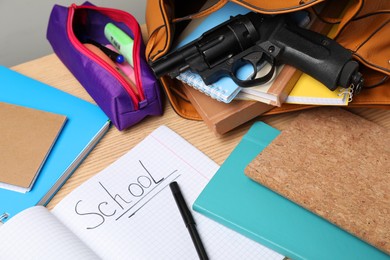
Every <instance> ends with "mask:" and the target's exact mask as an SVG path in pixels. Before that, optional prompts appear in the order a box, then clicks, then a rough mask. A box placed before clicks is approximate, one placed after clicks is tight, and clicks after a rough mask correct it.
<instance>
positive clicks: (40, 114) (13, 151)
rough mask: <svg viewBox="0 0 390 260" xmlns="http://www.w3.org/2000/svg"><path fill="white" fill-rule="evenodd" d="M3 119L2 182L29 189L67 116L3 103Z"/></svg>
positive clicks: (0, 141)
mask: <svg viewBox="0 0 390 260" xmlns="http://www.w3.org/2000/svg"><path fill="white" fill-rule="evenodd" d="M0 118H1V126H0V155H1V156H0V167H1V171H0V182H2V183H6V184H10V185H15V186H19V187H23V188H26V189H27V190H28V189H29V188H30V186H31V185H32V184H33V181H34V180H35V178H36V175H37V174H38V173H39V170H40V168H41V165H42V164H43V163H44V161H45V159H46V157H47V155H48V153H49V151H50V150H51V147H52V145H53V144H54V142H55V140H56V138H57V136H58V134H59V132H60V131H61V129H62V127H63V125H64V122H65V120H66V117H65V116H62V115H57V114H53V113H49V112H45V111H40V110H36V109H32V108H27V107H22V106H16V105H12V104H8V103H3V102H0Z"/></svg>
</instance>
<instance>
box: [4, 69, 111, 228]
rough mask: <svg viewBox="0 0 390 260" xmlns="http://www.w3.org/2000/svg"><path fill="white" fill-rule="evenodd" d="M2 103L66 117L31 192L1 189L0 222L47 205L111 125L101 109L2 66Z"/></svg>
mask: <svg viewBox="0 0 390 260" xmlns="http://www.w3.org/2000/svg"><path fill="white" fill-rule="evenodd" d="M0 102H7V103H11V104H15V105H20V106H25V107H30V108H34V109H39V110H44V111H48V112H52V113H56V114H61V115H65V116H66V117H67V121H66V123H65V126H64V127H63V129H62V131H61V134H60V136H59V137H58V139H57V140H56V143H55V144H54V146H53V148H52V150H51V152H50V155H49V157H48V158H47V160H46V162H45V164H44V165H43V167H42V169H41V172H40V174H39V175H38V178H37V179H36V182H35V184H34V186H33V188H32V189H31V191H30V192H27V193H20V192H16V191H10V190H5V189H0V220H1V219H2V220H3V221H6V220H8V219H10V218H11V217H13V216H14V215H16V214H17V213H19V212H20V211H22V210H24V209H26V208H29V207H31V206H34V205H37V204H40V205H46V204H47V203H48V202H49V200H50V199H51V198H52V197H53V196H54V194H55V192H56V191H58V190H59V188H60V187H61V186H62V184H63V183H64V182H65V181H66V180H67V179H68V178H69V177H70V175H71V174H72V173H73V171H74V170H75V168H76V167H77V166H78V165H79V164H80V163H81V161H82V160H83V159H84V158H85V156H87V155H88V153H89V151H91V150H92V148H93V147H94V146H95V144H96V143H97V142H98V141H99V140H100V138H101V137H102V136H103V135H104V134H105V133H106V132H107V130H108V128H109V125H110V122H109V120H108V117H107V116H106V115H105V114H104V113H103V112H102V110H101V109H100V108H99V107H98V106H96V105H93V104H91V103H89V102H87V101H84V100H82V99H79V98H77V97H75V96H72V95H70V94H67V93H65V92H62V91H60V90H58V89H56V88H53V87H50V86H48V85H46V84H44V83H42V82H39V81H36V80H34V79H32V78H29V77H26V76H24V75H22V74H20V73H17V72H15V71H13V70H10V69H8V68H6V67H3V66H0ZM1 123H2V124H5V123H6V122H1ZM21 163H22V162H21ZM0 167H1V166H0ZM4 214H5V215H4Z"/></svg>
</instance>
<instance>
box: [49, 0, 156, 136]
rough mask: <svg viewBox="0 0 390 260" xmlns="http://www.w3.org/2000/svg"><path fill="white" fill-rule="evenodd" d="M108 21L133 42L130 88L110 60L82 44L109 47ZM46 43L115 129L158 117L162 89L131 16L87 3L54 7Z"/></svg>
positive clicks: (138, 27) (137, 27) (121, 128)
mask: <svg viewBox="0 0 390 260" xmlns="http://www.w3.org/2000/svg"><path fill="white" fill-rule="evenodd" d="M107 23H113V24H114V25H116V26H117V27H118V28H120V29H121V30H122V31H124V32H125V33H126V34H128V35H129V36H130V37H131V38H132V39H133V41H134V45H133V68H134V76H135V82H133V84H131V82H129V81H128V80H127V79H126V77H124V75H123V73H121V72H120V71H119V70H118V69H117V68H115V66H113V65H112V64H111V63H110V61H108V60H107V59H105V58H104V57H102V56H101V55H99V53H97V52H95V51H92V50H91V48H89V47H87V46H88V45H86V44H85V39H92V40H93V41H95V42H98V43H100V44H101V45H107V44H109V41H108V40H107V39H106V37H105V35H104V27H105V26H106V24H107ZM47 39H48V41H49V42H50V44H51V46H52V48H53V50H54V52H55V53H56V55H57V56H58V57H59V59H60V60H61V61H62V62H63V63H64V64H65V66H66V67H67V68H68V69H69V70H70V72H71V73H72V74H73V75H74V76H75V77H76V78H77V80H78V81H79V82H80V83H81V85H82V86H83V87H84V88H85V89H86V91H87V92H88V93H89V94H90V95H91V97H92V98H93V99H94V100H95V102H96V103H97V104H98V105H99V106H100V108H101V109H102V110H103V111H104V112H105V113H106V114H107V116H108V117H109V118H110V120H111V122H112V123H113V124H114V125H115V126H116V127H117V128H118V129H119V130H123V129H126V128H128V127H130V126H132V125H134V124H136V123H138V122H140V121H141V120H142V119H144V118H145V117H146V116H149V115H161V114H162V97H161V92H160V85H159V83H158V81H157V79H156V78H155V77H154V74H153V73H152V71H151V69H150V68H149V66H148V64H147V62H146V59H145V45H144V43H143V40H142V35H141V30H140V26H139V24H138V22H137V20H136V19H135V18H134V17H133V16H132V15H131V14H129V13H127V12H124V11H122V10H118V9H112V8H105V7H97V6H94V5H92V4H90V3H85V4H83V5H75V4H73V5H71V6H69V7H63V6H59V5H55V6H54V7H53V9H52V12H51V15H50V19H49V23H48V28H47Z"/></svg>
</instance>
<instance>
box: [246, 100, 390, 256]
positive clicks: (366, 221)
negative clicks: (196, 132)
mask: <svg viewBox="0 0 390 260" xmlns="http://www.w3.org/2000/svg"><path fill="white" fill-rule="evenodd" d="M389 133H390V132H389V129H386V128H385V127H382V126H379V125H377V124H375V123H373V122H371V121H368V120H366V119H364V118H362V117H360V116H357V115H355V114H353V113H351V112H348V111H346V110H343V109H340V108H330V107H328V108H321V109H313V110H310V111H305V112H303V113H301V114H300V115H299V116H298V117H297V118H296V119H295V120H294V121H293V122H292V123H291V124H290V126H289V127H288V129H286V130H284V131H283V132H282V134H281V135H279V136H278V137H277V138H276V139H275V140H274V141H273V142H272V143H271V144H270V145H269V146H268V147H267V148H265V149H264V151H262V152H261V153H260V154H259V155H258V156H257V157H256V158H255V159H254V160H253V161H252V162H251V163H250V164H249V166H248V167H247V168H246V170H245V173H246V174H247V175H248V176H249V177H250V178H252V179H254V180H255V181H257V182H259V183H261V184H262V185H264V186H267V187H269V188H270V189H271V190H274V191H275V192H277V193H279V194H281V195H282V196H285V197H286V198H288V199H290V200H291V201H294V202H296V203H297V204H299V205H301V206H302V207H304V208H307V209H308V210H310V211H312V212H314V213H315V214H317V215H319V216H321V217H323V218H324V219H327V220H329V221H330V222H331V223H334V224H335V225H337V226H339V227H340V228H343V229H345V230H346V231H348V232H350V233H351V234H354V235H356V236H357V237H359V238H361V239H362V240H364V241H366V242H367V243H369V244H372V245H373V246H375V247H377V248H379V249H380V250H383V251H384V252H386V253H387V254H389V255H390V215H389V213H390V196H389V194H390V134H389Z"/></svg>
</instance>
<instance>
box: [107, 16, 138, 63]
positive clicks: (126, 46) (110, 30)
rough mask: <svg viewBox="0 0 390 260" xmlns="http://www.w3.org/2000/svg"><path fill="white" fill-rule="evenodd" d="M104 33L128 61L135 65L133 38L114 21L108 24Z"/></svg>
mask: <svg viewBox="0 0 390 260" xmlns="http://www.w3.org/2000/svg"><path fill="white" fill-rule="evenodd" d="M104 35H105V36H106V38H107V40H108V41H109V42H110V43H111V44H112V45H114V46H115V48H116V49H117V50H118V52H119V53H120V54H122V55H123V56H124V57H125V59H126V60H127V62H128V63H129V64H130V65H131V66H133V44H134V41H133V39H131V37H130V36H129V35H127V34H126V33H125V32H124V31H122V30H121V29H119V28H118V27H117V26H116V25H114V24H113V23H107V24H106V26H105V27H104Z"/></svg>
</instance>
